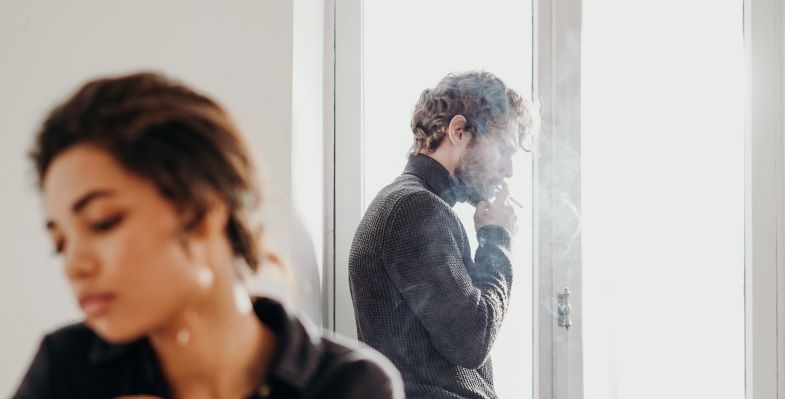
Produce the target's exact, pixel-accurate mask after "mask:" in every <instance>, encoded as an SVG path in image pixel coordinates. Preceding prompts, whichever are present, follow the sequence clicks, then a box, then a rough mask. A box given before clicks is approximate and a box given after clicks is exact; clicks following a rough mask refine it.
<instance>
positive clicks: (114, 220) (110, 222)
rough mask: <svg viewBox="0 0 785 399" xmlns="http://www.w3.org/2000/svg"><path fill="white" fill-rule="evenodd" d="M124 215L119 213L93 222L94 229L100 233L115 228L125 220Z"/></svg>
mask: <svg viewBox="0 0 785 399" xmlns="http://www.w3.org/2000/svg"><path fill="white" fill-rule="evenodd" d="M123 217H124V215H122V214H117V215H114V216H111V217H108V218H106V219H103V220H100V221H98V222H96V223H93V224H91V227H92V229H93V231H95V232H98V233H103V232H106V231H109V230H111V229H113V228H114V227H115V226H117V225H118V224H120V222H122V221H123Z"/></svg>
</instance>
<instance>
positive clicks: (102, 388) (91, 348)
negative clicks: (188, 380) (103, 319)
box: [13, 323, 156, 398]
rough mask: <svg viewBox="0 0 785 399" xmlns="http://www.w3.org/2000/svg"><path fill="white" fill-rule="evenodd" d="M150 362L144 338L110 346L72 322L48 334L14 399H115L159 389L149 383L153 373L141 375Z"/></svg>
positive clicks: (79, 324)
mask: <svg viewBox="0 0 785 399" xmlns="http://www.w3.org/2000/svg"><path fill="white" fill-rule="evenodd" d="M152 363H154V358H153V356H152V352H151V351H150V349H149V346H148V345H147V343H146V341H144V340H137V341H132V342H129V343H126V344H111V343H108V342H106V341H104V340H103V339H101V338H100V337H99V336H98V335H96V334H95V333H94V332H93V331H92V330H91V329H90V328H88V327H87V326H86V325H85V324H84V323H75V324H70V325H67V326H65V327H61V328H59V329H57V330H54V331H52V332H50V333H48V334H46V335H45V336H44V338H43V339H42V340H41V343H40V344H39V347H38V351H37V352H36V354H35V357H34V358H33V361H32V363H31V364H30V367H29V368H28V370H27V373H26V374H25V376H24V378H23V379H22V382H21V383H20V385H19V388H18V390H17V392H16V394H15V395H14V396H13V397H14V398H60V397H62V398H68V397H83V398H92V397H112V396H117V395H115V393H123V392H125V390H133V389H136V387H138V386H145V387H147V386H151V387H156V385H155V384H153V383H151V382H156V381H148V379H149V378H148V377H147V374H150V373H143V371H144V370H152ZM139 370H142V371H139ZM153 376H154V375H153ZM120 382H122V384H121V383H120Z"/></svg>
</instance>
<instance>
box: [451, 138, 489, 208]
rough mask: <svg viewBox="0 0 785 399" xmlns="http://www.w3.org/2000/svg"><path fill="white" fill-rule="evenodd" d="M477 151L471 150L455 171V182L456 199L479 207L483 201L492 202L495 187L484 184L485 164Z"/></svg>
mask: <svg viewBox="0 0 785 399" xmlns="http://www.w3.org/2000/svg"><path fill="white" fill-rule="evenodd" d="M478 155H479V154H477V153H476V151H472V150H469V151H468V152H467V153H466V154H465V155H464V156H463V158H461V160H460V162H459V163H458V167H457V168H456V169H455V174H454V180H455V185H454V186H453V187H454V188H453V189H454V190H455V194H456V197H457V198H458V199H459V201H461V202H468V203H469V204H471V205H472V206H477V204H478V203H479V202H481V201H490V199H491V196H492V195H493V187H492V185H490V184H483V183H482V178H481V176H482V174H483V172H484V171H483V162H482V160H481V158H480V157H478Z"/></svg>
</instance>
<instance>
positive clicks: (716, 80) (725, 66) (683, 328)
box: [581, 0, 744, 399]
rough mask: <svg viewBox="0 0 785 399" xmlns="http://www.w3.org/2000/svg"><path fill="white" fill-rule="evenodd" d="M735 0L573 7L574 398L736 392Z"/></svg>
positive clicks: (739, 206)
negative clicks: (576, 151) (579, 280)
mask: <svg viewBox="0 0 785 399" xmlns="http://www.w3.org/2000/svg"><path fill="white" fill-rule="evenodd" d="M742 12H743V10H742V1H741V0H702V1H698V0H691V1H684V0H661V1H656V2H654V1H629V0H584V2H583V13H584V21H583V36H582V43H583V50H582V57H583V58H582V64H583V68H582V76H581V79H582V104H581V106H582V131H581V142H582V144H581V146H582V148H581V152H582V172H581V173H582V177H581V178H582V190H583V193H582V195H583V197H582V201H583V205H582V206H583V278H584V281H583V305H584V314H583V320H584V326H583V332H584V337H583V345H584V346H583V347H584V385H585V398H587V399H606V398H610V399H613V398H635V399H647V398H652V399H653V398H657V399H659V398H674V397H678V398H720V397H721V398H743V397H744V292H743V289H744V126H743V123H744V121H743V110H744V107H743V101H744V93H743V36H742V35H743V31H742V22H743V14H742Z"/></svg>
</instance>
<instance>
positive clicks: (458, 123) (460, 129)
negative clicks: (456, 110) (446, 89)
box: [447, 115, 471, 147]
mask: <svg viewBox="0 0 785 399" xmlns="http://www.w3.org/2000/svg"><path fill="white" fill-rule="evenodd" d="M466 123H467V122H466V118H465V117H464V116H463V115H455V116H453V117H452V119H451V120H450V124H449V125H448V126H447V138H448V139H449V140H450V142H451V143H452V144H453V145H455V146H457V147H462V146H464V145H466V143H468V142H469V139H470V138H471V134H470V133H469V132H467V131H466Z"/></svg>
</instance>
